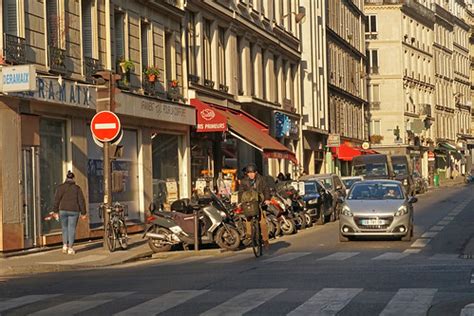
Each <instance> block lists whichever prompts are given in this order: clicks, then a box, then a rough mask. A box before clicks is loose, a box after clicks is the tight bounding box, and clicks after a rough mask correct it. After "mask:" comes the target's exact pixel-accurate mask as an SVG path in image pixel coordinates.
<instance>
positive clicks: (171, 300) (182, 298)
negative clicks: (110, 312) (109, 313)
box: [115, 290, 208, 316]
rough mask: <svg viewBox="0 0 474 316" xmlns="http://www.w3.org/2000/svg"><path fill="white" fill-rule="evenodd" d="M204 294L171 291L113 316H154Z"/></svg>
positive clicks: (191, 291)
mask: <svg viewBox="0 0 474 316" xmlns="http://www.w3.org/2000/svg"><path fill="white" fill-rule="evenodd" d="M206 292H208V290H190V291H172V292H169V293H166V294H164V295H162V296H159V297H157V298H154V299H152V300H149V301H146V302H144V303H142V304H139V305H136V306H134V307H132V308H129V309H127V310H124V311H122V312H120V313H117V314H115V315H116V316H125V315H127V316H129V315H156V314H159V313H162V312H164V311H167V310H169V309H171V308H173V307H176V306H178V305H180V304H182V303H184V302H186V301H189V300H190V299H192V298H194V297H197V296H199V295H202V294H204V293H206Z"/></svg>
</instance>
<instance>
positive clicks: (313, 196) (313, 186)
mask: <svg viewBox="0 0 474 316" xmlns="http://www.w3.org/2000/svg"><path fill="white" fill-rule="evenodd" d="M302 182H303V184H304V191H303V192H302V193H303V195H302V198H303V201H304V203H305V208H306V210H307V212H308V214H309V215H310V216H311V218H312V220H313V221H317V223H318V224H320V225H322V224H324V223H325V219H326V217H327V216H330V215H331V212H332V196H331V194H330V193H329V192H328V191H327V190H326V188H325V187H324V186H323V184H322V183H321V182H319V181H317V180H314V179H312V180H307V181H302Z"/></svg>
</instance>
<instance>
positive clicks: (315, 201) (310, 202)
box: [308, 199, 318, 204]
mask: <svg viewBox="0 0 474 316" xmlns="http://www.w3.org/2000/svg"><path fill="white" fill-rule="evenodd" d="M316 203H318V199H312V200H309V201H308V204H316Z"/></svg>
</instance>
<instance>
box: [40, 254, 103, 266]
mask: <svg viewBox="0 0 474 316" xmlns="http://www.w3.org/2000/svg"><path fill="white" fill-rule="evenodd" d="M105 258H107V256H105V255H89V256H85V257H82V258H77V259H72V260H61V261H49V262H39V263H41V264H59V265H70V264H71V265H72V264H81V263H86V262H93V261H99V260H102V259H105Z"/></svg>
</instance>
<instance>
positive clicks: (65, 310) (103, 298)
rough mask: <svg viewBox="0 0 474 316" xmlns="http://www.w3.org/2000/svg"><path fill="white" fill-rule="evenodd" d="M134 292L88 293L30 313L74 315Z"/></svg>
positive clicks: (36, 315)
mask: <svg viewBox="0 0 474 316" xmlns="http://www.w3.org/2000/svg"><path fill="white" fill-rule="evenodd" d="M132 293H134V292H110V293H98V294H94V295H88V296H86V297H83V298H81V299H80V300H75V301H70V302H67V303H64V304H60V305H56V306H53V307H50V308H46V309H43V310H40V311H38V312H36V313H33V314H30V315H33V316H49V315H74V314H78V313H81V312H84V311H86V310H89V309H92V308H94V307H97V306H100V305H102V304H105V303H108V302H111V301H113V300H115V299H118V298H121V297H124V296H127V295H130V294H132Z"/></svg>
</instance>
